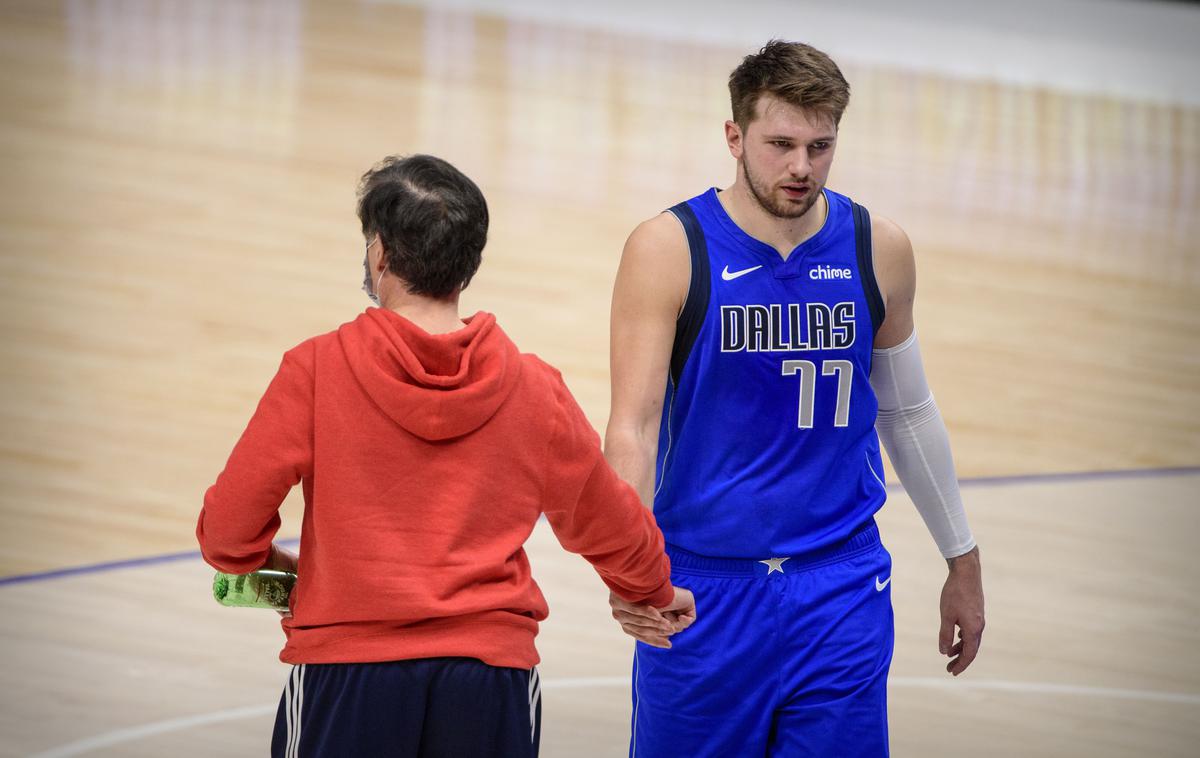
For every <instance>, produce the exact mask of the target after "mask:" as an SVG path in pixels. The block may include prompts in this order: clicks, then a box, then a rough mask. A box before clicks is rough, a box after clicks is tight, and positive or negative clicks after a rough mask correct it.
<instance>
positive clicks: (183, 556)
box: [0, 466, 1200, 587]
mask: <svg viewBox="0 0 1200 758" xmlns="http://www.w3.org/2000/svg"><path fill="white" fill-rule="evenodd" d="M1193 474H1200V466H1180V467H1177V468H1143V469H1129V470H1125V471H1068V472H1062V473H1056V474H1018V475H1016V476H979V477H971V478H966V479H959V480H958V481H959V485H960V486H962V487H963V488H964V489H966V488H972V487H1010V486H1013V485H1020V484H1057V483H1062V482H1090V481H1097V480H1103V479H1158V478H1162V477H1166V476H1189V475H1193ZM899 488H900V485H899V484H898V483H896V482H892V483H891V484H889V485H888V489H889V490H892V489H899ZM277 542H278V543H279V544H280V545H284V546H286V547H292V546H295V545H298V544H299V543H300V540H299V539H296V538H290V539H285V540H277ZM199 558H200V551H199V550H190V551H187V552H182V553H167V554H165V555H151V556H147V557H145V558H131V559H129V560H124V561H111V562H109V563H93V564H90V565H87V566H73V567H71V568H63V569H54V570H51V571H42V572H38V573H34V574H17V575H15V576H6V577H0V587H6V586H9V585H13V584H26V583H29V582H41V581H46V580H49V579H61V578H63V577H68V576H79V575H81V574H99V573H103V572H106V571H117V570H119V569H127V568H137V567H139V566H154V565H158V564H160V563H175V562H177V561H186V560H198V559H199Z"/></svg>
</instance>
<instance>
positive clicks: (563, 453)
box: [542, 372, 674, 607]
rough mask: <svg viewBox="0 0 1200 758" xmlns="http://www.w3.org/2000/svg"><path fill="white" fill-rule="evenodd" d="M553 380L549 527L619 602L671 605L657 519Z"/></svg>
mask: <svg viewBox="0 0 1200 758" xmlns="http://www.w3.org/2000/svg"><path fill="white" fill-rule="evenodd" d="M554 373H555V374H557V372H554ZM551 381H552V382H553V384H554V387H555V401H556V404H557V414H556V415H557V420H556V428H555V431H554V433H553V434H552V435H551V439H550V445H549V448H548V449H547V477H546V483H545V492H544V494H543V498H542V502H543V509H544V511H545V513H546V520H547V521H549V522H550V526H551V528H553V529H554V533H555V535H556V536H557V537H558V541H559V542H560V543H561V544H562V546H563V547H565V548H566V549H567V550H570V551H571V552H573V553H578V554H580V555H582V556H583V557H584V558H585V559H587V561H588V562H589V563H591V564H592V566H593V567H594V568H595V569H596V573H598V574H599V575H600V578H601V579H603V580H604V583H605V584H607V585H608V587H609V589H611V590H612V591H613V592H615V593H616V594H617V595H619V596H621V597H622V598H624V599H625V600H627V601H629V602H631V603H649V604H650V605H653V606H656V607H662V606H665V605H669V604H670V602H671V600H672V599H673V598H674V590H673V588H672V587H671V563H670V559H669V558H668V557H667V555H666V553H665V552H663V536H662V532H661V531H660V530H659V528H658V524H657V523H656V522H655V520H654V514H653V513H652V512H651V511H650V509H649V508H646V507H644V506H643V505H642V502H641V500H640V499H639V498H638V496H637V492H635V491H634V489H633V488H632V487H630V486H629V485H628V484H626V483H625V482H624V481H622V480H621V478H620V477H618V476H617V474H616V472H615V471H613V469H612V467H610V466H609V465H608V462H607V461H605V460H604V455H603V453H602V452H601V450H600V436H599V435H598V434H596V430H595V429H593V428H592V425H591V424H590V423H589V422H588V420H587V417H586V416H585V415H584V413H583V411H582V409H580V407H579V405H578V403H576V402H575V398H574V397H572V396H571V392H570V390H568V389H567V387H566V385H565V384H563V382H562V379H561V377H559V376H557V375H556V376H554V377H553V378H552V379H551Z"/></svg>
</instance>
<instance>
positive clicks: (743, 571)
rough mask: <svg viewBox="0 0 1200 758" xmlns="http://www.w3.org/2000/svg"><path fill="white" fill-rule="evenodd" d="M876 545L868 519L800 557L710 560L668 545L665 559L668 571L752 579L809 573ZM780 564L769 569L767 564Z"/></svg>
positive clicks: (874, 531) (874, 528)
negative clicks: (772, 574) (774, 573)
mask: <svg viewBox="0 0 1200 758" xmlns="http://www.w3.org/2000/svg"><path fill="white" fill-rule="evenodd" d="M879 545H880V541H879V526H878V525H877V524H876V523H875V520H874V519H871V520H870V521H869V522H867V523H866V525H864V526H862V527H860V528H859V529H857V530H856V531H855V532H854V533H853V534H851V535H850V536H849V537H847V538H846V539H844V540H842V541H841V542H838V543H835V544H833V545H830V546H828V547H824V548H821V549H819V550H813V551H811V552H808V553H802V554H800V555H786V556H785V555H771V556H763V557H762V558H713V557H710V556H707V555H699V554H697V553H692V552H689V551H687V550H684V549H683V548H681V547H676V546H675V545H671V544H668V545H667V546H666V549H667V555H668V556H670V558H671V568H672V569H679V570H680V571H682V572H685V573H693V574H701V573H703V574H716V575H721V576H755V575H758V574H769V573H770V572H771V571H773V570H779V571H780V572H781V573H792V572H795V571H797V570H803V569H812V568H817V567H818V566H825V565H828V564H830V563H837V562H839V561H843V560H846V559H847V558H851V557H853V556H855V555H858V554H859V553H865V552H867V551H869V550H872V549H874V548H876V547H878V546H879ZM781 559H782V561H781V562H780V563H777V564H776V568H775V569H772V568H771V563H774V562H775V561H780V560H781Z"/></svg>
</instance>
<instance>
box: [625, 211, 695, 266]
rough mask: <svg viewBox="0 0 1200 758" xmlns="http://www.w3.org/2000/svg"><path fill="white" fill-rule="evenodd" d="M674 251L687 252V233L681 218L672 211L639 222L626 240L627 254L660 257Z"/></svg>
mask: <svg viewBox="0 0 1200 758" xmlns="http://www.w3.org/2000/svg"><path fill="white" fill-rule="evenodd" d="M672 252H677V253H687V235H686V234H685V233H684V231H683V226H682V225H681V224H680V223H679V219H677V218H676V217H675V214H673V213H671V212H670V211H663V212H662V213H659V214H658V215H656V216H654V217H653V218H648V219H646V220H645V221H643V222H642V223H640V224H638V225H637V226H636V227H634V229H633V231H632V232H630V233H629V238H628V239H627V240H626V241H625V254H626V255H630V254H633V255H639V256H652V257H655V258H660V257H663V256H664V255H669V254H670V253H672Z"/></svg>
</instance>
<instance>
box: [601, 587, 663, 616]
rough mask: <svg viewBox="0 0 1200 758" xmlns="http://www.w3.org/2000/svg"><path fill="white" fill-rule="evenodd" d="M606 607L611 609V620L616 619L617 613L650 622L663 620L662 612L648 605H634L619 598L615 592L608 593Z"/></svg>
mask: <svg viewBox="0 0 1200 758" xmlns="http://www.w3.org/2000/svg"><path fill="white" fill-rule="evenodd" d="M608 605H609V607H611V608H612V609H613V618H617V613H624V614H627V615H632V616H640V617H642V618H644V619H648V620H650V621H662V620H663V615H662V612H661V611H659V610H658V609H657V608H655V607H653V606H650V605H634V604H633V603H630V602H629V601H627V600H624V599H623V598H621V597H620V596H619V595H617V594H616V593H615V592H610V593H608ZM618 620H619V619H618Z"/></svg>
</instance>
